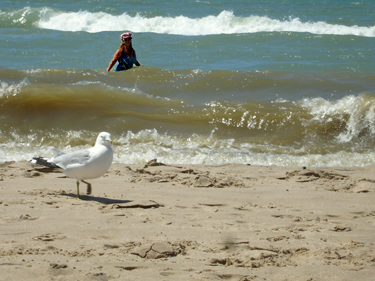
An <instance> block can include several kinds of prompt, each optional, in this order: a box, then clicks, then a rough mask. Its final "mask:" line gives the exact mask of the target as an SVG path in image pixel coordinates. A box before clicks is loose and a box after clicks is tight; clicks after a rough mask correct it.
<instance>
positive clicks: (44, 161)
mask: <svg viewBox="0 0 375 281" xmlns="http://www.w3.org/2000/svg"><path fill="white" fill-rule="evenodd" d="M31 162H33V163H35V164H38V165H41V166H45V167H48V168H60V167H59V166H57V165H55V164H54V163H50V162H48V160H47V159H46V158H43V157H36V158H33V159H32V160H31Z"/></svg>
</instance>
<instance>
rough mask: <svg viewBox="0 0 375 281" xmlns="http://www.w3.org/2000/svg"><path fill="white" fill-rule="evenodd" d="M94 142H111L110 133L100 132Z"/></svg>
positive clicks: (106, 143) (104, 143)
mask: <svg viewBox="0 0 375 281" xmlns="http://www.w3.org/2000/svg"><path fill="white" fill-rule="evenodd" d="M96 144H101V145H111V144H112V139H111V134H110V133H107V132H101V133H100V134H99V136H98V138H97V139H96Z"/></svg>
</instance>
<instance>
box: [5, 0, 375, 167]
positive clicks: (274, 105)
mask: <svg viewBox="0 0 375 281" xmlns="http://www.w3.org/2000/svg"><path fill="white" fill-rule="evenodd" d="M374 10H375V2H374V1H347V0H333V1H328V0H327V1H316V2H314V3H312V2H311V1H297V0H294V1H292V0H289V1H276V0H273V1H272V0H268V1H267V0H266V1H234V2H233V1H85V2H80V3H78V1H70V0H69V1H32V2H30V1H17V0H16V1H14V0H12V1H2V2H1V5H0V42H1V44H0V52H1V56H0V107H1V109H2V110H1V111H0V118H1V120H2V123H0V131H1V137H0V143H1V145H0V161H1V162H4V161H11V160H22V159H29V158H31V157H32V156H35V155H36V154H43V153H44V151H45V150H46V149H48V147H50V146H56V147H58V148H59V149H62V150H74V149H77V148H78V147H81V146H89V145H92V142H93V140H94V139H95V136H96V135H97V133H98V132H100V131H109V132H111V133H112V135H113V137H114V138H115V139H117V142H116V143H115V152H116V156H115V161H117V162H123V163H143V162H145V161H148V160H150V158H158V159H159V160H161V161H164V162H167V163H198V164H220V163H226V162H237V163H251V164H259V165H271V164H277V165H311V166H327V165H332V166H351V165H354V166H363V165H369V164H372V163H373V148H374V144H375V142H374V134H375V95H374V94H375V93H374V88H375V87H374V86H375V79H374V78H375V72H374V61H375V54H374V49H375V20H374V18H373V11H374ZM125 31H132V32H133V33H134V35H133V47H134V49H135V50H136V51H137V58H138V60H139V61H140V63H141V64H142V66H141V67H140V68H135V69H132V70H129V71H126V72H122V73H114V72H111V73H105V72H104V71H105V69H106V68H107V66H108V64H109V61H110V60H111V58H112V56H113V54H114V52H115V51H116V50H117V48H118V46H119V45H120V40H119V35H120V34H121V33H122V32H125ZM103 72H104V73H103Z"/></svg>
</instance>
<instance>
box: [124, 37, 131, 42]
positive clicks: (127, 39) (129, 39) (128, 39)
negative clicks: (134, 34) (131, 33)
mask: <svg viewBox="0 0 375 281" xmlns="http://www.w3.org/2000/svg"><path fill="white" fill-rule="evenodd" d="M132 39H133V38H131V37H128V38H125V39H124V41H131V40H132Z"/></svg>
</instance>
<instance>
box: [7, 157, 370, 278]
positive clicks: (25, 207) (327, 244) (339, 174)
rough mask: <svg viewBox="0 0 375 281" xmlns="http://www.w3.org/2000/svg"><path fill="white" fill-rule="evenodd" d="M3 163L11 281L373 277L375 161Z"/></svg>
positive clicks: (8, 266) (8, 267)
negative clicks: (67, 173) (86, 173)
mask: <svg viewBox="0 0 375 281" xmlns="http://www.w3.org/2000/svg"><path fill="white" fill-rule="evenodd" d="M89 182H91V183H92V186H93V193H92V194H91V195H90V196H86V195H83V194H85V184H81V185H80V187H81V189H80V191H81V194H82V195H83V196H82V198H83V200H78V199H77V198H76V183H75V180H73V179H69V178H66V177H64V174H62V173H61V172H59V171H57V170H51V169H45V168H43V167H40V166H37V165H35V164H32V163H29V162H12V163H2V164H0V245H1V247H0V271H1V275H0V280H242V281H245V280H305V281H306V280H311V281H312V280H373V279H372V278H373V276H375V245H374V244H375V166H368V167H363V168H357V167H354V168H309V167H307V168H304V167H276V166H270V167H265V166H250V165H239V164H227V165H217V166H203V165H164V164H163V163H158V162H152V163H149V164H147V165H126V164H113V165H112V166H111V168H110V170H109V171H108V173H106V174H105V176H104V177H101V178H99V179H95V180H91V181H89Z"/></svg>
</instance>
